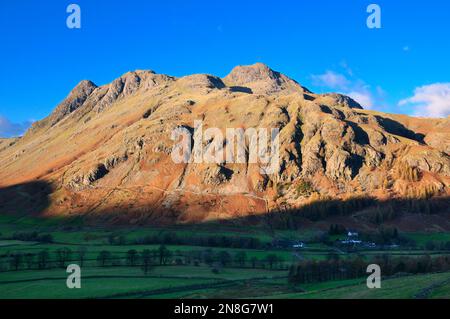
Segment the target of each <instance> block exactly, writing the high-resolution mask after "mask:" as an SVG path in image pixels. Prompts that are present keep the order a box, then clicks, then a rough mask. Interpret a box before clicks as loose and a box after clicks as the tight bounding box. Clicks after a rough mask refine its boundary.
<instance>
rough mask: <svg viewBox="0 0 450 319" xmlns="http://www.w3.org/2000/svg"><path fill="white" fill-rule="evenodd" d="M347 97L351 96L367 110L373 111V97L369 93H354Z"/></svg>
mask: <svg viewBox="0 0 450 319" xmlns="http://www.w3.org/2000/svg"><path fill="white" fill-rule="evenodd" d="M346 95H348V96H350V97H351V98H352V99H354V100H355V101H356V102H358V103H359V104H361V105H362V106H363V107H364V108H366V109H371V108H372V107H373V97H372V94H371V93H370V92H369V91H361V92H357V91H352V92H349V93H347V94H346Z"/></svg>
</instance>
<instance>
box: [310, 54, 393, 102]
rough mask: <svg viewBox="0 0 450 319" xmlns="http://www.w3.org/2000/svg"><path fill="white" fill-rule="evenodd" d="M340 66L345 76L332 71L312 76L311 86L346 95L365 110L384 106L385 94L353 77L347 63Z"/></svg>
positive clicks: (378, 88)
mask: <svg viewBox="0 0 450 319" xmlns="http://www.w3.org/2000/svg"><path fill="white" fill-rule="evenodd" d="M340 66H341V68H343V69H344V72H345V73H346V74H343V73H339V72H335V71H332V70H328V71H326V72H325V73H323V74H314V75H312V76H311V78H312V81H313V84H314V85H316V86H321V87H324V88H326V89H328V90H335V91H337V92H339V93H342V94H345V95H348V96H350V97H351V98H352V99H354V100H355V101H357V102H358V103H359V104H361V105H362V106H363V107H364V108H367V109H371V108H373V107H374V106H377V107H381V106H382V105H383V104H384V101H383V100H384V97H385V92H384V90H383V89H382V88H381V87H379V86H378V87H376V88H375V89H372V87H371V86H370V85H368V84H367V83H366V82H365V81H364V80H362V79H359V78H356V77H355V76H354V73H353V71H352V69H351V68H350V67H349V66H348V65H347V63H345V62H343V63H341V65H340Z"/></svg>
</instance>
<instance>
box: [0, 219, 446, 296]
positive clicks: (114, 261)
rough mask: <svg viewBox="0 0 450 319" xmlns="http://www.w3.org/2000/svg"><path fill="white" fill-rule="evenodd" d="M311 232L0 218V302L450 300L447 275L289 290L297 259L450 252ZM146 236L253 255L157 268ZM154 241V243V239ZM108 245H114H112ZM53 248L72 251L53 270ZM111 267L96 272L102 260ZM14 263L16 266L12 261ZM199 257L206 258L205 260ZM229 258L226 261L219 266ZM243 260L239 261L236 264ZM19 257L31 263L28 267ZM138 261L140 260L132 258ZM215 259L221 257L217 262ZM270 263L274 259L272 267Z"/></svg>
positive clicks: (180, 250)
mask: <svg viewBox="0 0 450 319" xmlns="http://www.w3.org/2000/svg"><path fill="white" fill-rule="evenodd" d="M31 232H37V233H38V234H40V235H42V234H46V235H51V236H52V240H51V242H43V241H41V240H39V239H35V240H27V239H26V238H25V239H18V238H16V237H19V238H21V237H20V236H18V235H17V234H18V233H31ZM317 235H318V231H314V230H307V231H276V232H273V231H268V230H267V229H264V228H261V227H245V228H243V227H238V226H230V225H186V226H173V227H166V228H158V227H129V228H112V227H110V228H104V229H100V228H97V227H96V228H94V227H87V226H85V227H83V226H81V225H80V224H79V223H78V221H72V222H70V223H67V222H66V221H65V222H64V223H61V220H59V219H49V220H42V219H33V218H29V217H26V218H21V219H17V218H16V219H14V218H12V217H7V216H0V298H6V299H15V298H30V299H34V298H318V299H320V298H450V281H449V280H450V273H449V272H446V273H431V274H420V275H409V276H402V277H397V278H383V282H382V288H381V289H374V290H370V289H368V288H367V287H366V284H365V278H357V279H348V280H335V281H327V282H317V283H307V284H296V285H293V284H292V283H289V282H288V273H289V271H288V269H289V267H290V265H292V264H295V263H297V262H298V261H309V260H316V261H325V260H328V259H329V258H330V255H334V256H336V255H337V256H338V257H339V258H341V259H349V258H354V257H360V258H363V259H364V260H368V261H369V260H371V259H372V258H374V257H376V256H386V255H388V256H391V257H392V258H402V257H421V256H424V255H429V256H430V257H439V256H448V255H449V252H448V251H441V250H433V251H427V250H424V249H423V248H422V247H423V244H425V243H426V242H427V241H429V240H432V241H446V240H449V239H450V236H449V234H444V233H436V234H424V233H407V234H405V236H408V237H410V238H413V239H414V240H416V241H417V242H418V243H419V247H418V248H417V249H404V248H402V247H398V248H397V249H392V250H380V249H376V250H375V249H366V250H364V249H359V250H354V251H353V250H352V251H342V250H340V249H336V248H334V247H333V246H327V245H325V244H324V243H322V242H318V241H315V240H314V238H317V237H318V236H317ZM146 236H156V237H157V238H159V237H164V236H165V237H168V238H170V237H173V236H176V237H178V238H181V239H182V241H183V242H188V243H191V242H195V239H196V238H197V239H198V238H200V237H202V238H207V239H208V238H209V237H211V236H215V237H217V236H220V237H224V238H232V239H233V240H235V241H237V242H239V240H240V239H243V240H245V239H247V240H248V239H249V238H254V239H257V240H258V242H257V243H258V247H254V248H248V247H247V248H245V247H235V246H233V245H231V246H233V247H231V246H227V247H221V246H220V245H218V244H217V243H215V244H214V245H213V246H211V245H200V244H170V243H169V244H164V247H165V249H167V250H168V251H169V252H170V257H168V258H167V260H166V261H165V262H164V263H162V262H161V260H159V262H158V251H159V249H161V247H162V245H161V244H160V243H157V244H156V243H155V244H140V243H138V242H139V240H140V239H142V238H145V237H146ZM158 236H159V237H158ZM111 238H121V242H120V243H119V244H117V243H113V242H111ZM279 238H284V239H290V240H291V239H292V240H297V241H299V240H302V241H305V242H307V245H306V248H304V249H300V250H299V249H293V248H289V247H285V248H280V247H275V246H272V245H271V243H272V241H273V240H274V239H279ZM61 250H68V251H70V254H69V256H68V257H67V258H66V260H64V261H63V262H62V264H61V261H60V260H59V259H58V258H60V257H58V256H59V254H60V252H61ZM81 250H83V251H85V254H84V258H83V266H82V274H81V278H82V281H81V282H82V287H81V289H68V288H67V286H66V279H67V276H68V274H67V273H66V269H65V266H67V265H68V264H71V263H75V264H78V263H79V262H80V257H79V251H81ZM130 250H135V251H136V253H137V254H138V255H139V254H141V253H142V252H143V251H144V250H149V251H151V252H152V253H153V254H154V255H152V256H153V257H152V258H153V259H152V262H151V265H150V268H149V270H148V271H147V272H144V270H143V268H142V265H141V264H139V263H137V264H135V265H133V264H129V259H127V258H128V256H129V251H130ZM43 251H46V252H47V254H48V258H49V260H48V262H47V263H48V264H47V265H45V266H44V267H43V268H41V267H40V266H39V267H38V265H39V264H38V259H37V258H38V256H39V254H40V253H42V252H43ZM105 251H107V252H108V254H109V259H108V261H107V263H106V264H104V265H102V264H100V261H99V259H98V257H99V255H101V252H105ZM17 255H20V256H21V257H20V258H21V259H20V261H17V265H16V264H14V262H13V260H14V257H12V256H17ZM205 255H207V256H210V257H209V259H210V260H209V261H208V259H207V257H205ZM223 255H226V256H228V258H229V260H228V261H227V262H226V263H225V261H223V260H222V259H221V258H224V257H223ZM240 255H241V256H242V255H244V256H245V259H244V260H243V261H242V260H240V261H239V260H238V259H237V258H238V256H240ZM26 256H32V257H31V261H28V262H27V259H26ZM139 256H140V255H139ZM221 256H222V257H221ZM270 258H272V259H274V258H275V261H273V260H272V262H271V261H269V260H270Z"/></svg>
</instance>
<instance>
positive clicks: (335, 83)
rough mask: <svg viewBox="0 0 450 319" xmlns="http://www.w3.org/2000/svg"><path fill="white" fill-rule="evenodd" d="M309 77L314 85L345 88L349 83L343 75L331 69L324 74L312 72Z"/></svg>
mask: <svg viewBox="0 0 450 319" xmlns="http://www.w3.org/2000/svg"><path fill="white" fill-rule="evenodd" d="M311 77H312V79H313V83H314V85H318V86H325V87H328V88H331V89H342V88H346V87H347V86H348V85H349V84H350V81H349V80H348V79H347V78H346V77H345V75H343V74H339V73H336V72H333V71H327V72H325V73H324V74H313V75H312V76H311Z"/></svg>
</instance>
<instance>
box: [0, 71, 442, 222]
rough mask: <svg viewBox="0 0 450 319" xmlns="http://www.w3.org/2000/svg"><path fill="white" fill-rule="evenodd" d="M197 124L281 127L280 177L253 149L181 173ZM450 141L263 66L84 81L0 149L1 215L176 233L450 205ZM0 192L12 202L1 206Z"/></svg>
mask: <svg viewBox="0 0 450 319" xmlns="http://www.w3.org/2000/svg"><path fill="white" fill-rule="evenodd" d="M195 121H202V122H201V123H202V126H203V130H204V131H206V130H207V129H208V128H217V130H218V131H219V132H222V133H223V136H226V130H227V129H229V128H235V129H244V130H245V129H250V128H256V129H268V130H270V129H273V128H276V129H278V130H279V134H278V138H279V142H280V143H279V145H280V146H279V157H278V161H275V162H274V165H276V167H275V170H274V171H272V172H271V173H270V174H264V170H262V167H263V166H264V165H263V163H261V162H258V163H254V162H253V161H251V160H250V153H249V145H250V143H251V140H250V139H248V138H247V139H245V149H244V157H243V158H244V160H243V161H240V162H226V161H225V160H223V161H220V162H218V163H209V162H204V161H203V162H196V161H195V160H194V159H192V158H191V159H190V160H189V161H188V162H186V163H184V162H182V163H175V162H174V161H173V159H172V156H171V155H172V150H173V148H174V146H175V144H176V141H174V140H172V133H173V131H174V129H176V128H178V129H182V130H184V131H185V132H190V133H192V132H194V130H195V123H194V122H195ZM196 132H198V127H197V131H196ZM449 141H450V125H449V119H420V118H413V117H408V116H403V115H401V116H400V115H392V114H383V113H379V112H374V111H368V110H363V109H362V108H361V106H360V105H359V104H358V103H357V102H356V101H354V100H352V99H351V98H349V97H347V96H343V95H339V94H334V93H333V94H322V95H318V94H314V93H312V92H310V91H309V90H308V89H306V88H304V87H302V86H301V85H299V84H298V83H297V82H295V81H294V80H292V79H290V78H288V77H287V76H285V75H283V74H280V73H278V72H276V71H273V70H271V69H270V68H269V67H267V66H266V65H263V64H260V63H258V64H255V65H252V66H239V67H236V68H235V69H234V70H233V71H232V72H231V73H230V74H229V75H228V76H226V77H225V78H223V79H220V78H218V77H215V76H212V75H205V74H197V75H191V76H186V77H183V78H174V77H171V76H167V75H162V74H156V73H154V72H153V71H135V72H129V73H127V74H125V75H123V76H121V77H120V78H118V79H116V80H114V81H113V82H112V83H111V84H108V85H105V86H101V87H97V86H96V85H95V84H93V83H92V82H90V81H82V82H81V83H80V84H79V85H77V86H76V87H75V88H74V89H73V90H72V92H70V94H69V96H68V97H67V98H66V99H65V100H64V101H63V102H62V103H61V104H60V105H58V106H57V107H56V109H55V110H54V111H53V112H52V114H50V115H49V116H48V117H47V118H45V119H43V120H42V121H39V122H36V123H35V124H34V125H33V127H32V128H31V129H30V130H29V131H28V132H27V133H26V134H25V136H24V137H22V138H20V139H14V140H10V139H0V163H1V164H0V197H1V201H0V203H1V204H0V213H3V212H4V213H21V212H25V211H26V212H29V213H34V214H42V215H47V216H50V215H63V216H77V215H83V216H103V215H105V216H106V215H107V216H109V218H110V219H111V220H113V221H114V222H127V223H128V222H130V223H141V222H142V223H146V222H152V223H175V222H198V221H205V220H212V219H221V218H236V217H243V216H248V215H254V214H264V213H267V212H268V211H269V210H271V209H278V208H280V207H293V208H295V207H298V206H301V205H303V204H305V203H308V202H310V201H311V200H312V198H322V197H327V198H329V197H333V198H346V197H350V196H355V195H360V196H365V195H366V196H367V195H370V196H377V197H379V198H399V197H402V198H403V197H412V196H414V197H420V198H423V197H429V196H439V195H443V196H445V195H449V183H450V157H449V150H450V149H449ZM216 142H217V141H216V140H215V138H211V137H207V136H206V137H205V136H204V139H203V140H202V143H201V144H202V147H203V149H204V150H215V149H222V150H223V151H225V153H226V151H228V150H229V149H231V148H232V145H233V144H232V141H231V140H229V139H228V138H225V139H224V141H222V142H219V143H216ZM194 144H195V143H194ZM191 146H192V147H194V146H195V145H191ZM197 146H198V145H197ZM194 148H195V147H194ZM269 148H270V149H271V148H272V146H271V147H269ZM27 185H28V186H27ZM29 185H32V187H31V186H29ZM305 185H307V187H306V186H305ZM2 189H3V190H5V189H6V190H12V191H11V192H10V193H8V194H9V195H8V196H6V195H5V196H3V197H2V196H1V193H2ZM27 189H32V190H33V193H32V194H31V193H29V192H27V191H26V190H27ZM10 194H14V196H12V197H11V196H10ZM42 197H45V200H42ZM33 202H35V203H41V204H39V205H33V204H32V203H33ZM18 203H29V207H27V208H26V209H23V208H22V207H21V206H20V205H18Z"/></svg>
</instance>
